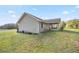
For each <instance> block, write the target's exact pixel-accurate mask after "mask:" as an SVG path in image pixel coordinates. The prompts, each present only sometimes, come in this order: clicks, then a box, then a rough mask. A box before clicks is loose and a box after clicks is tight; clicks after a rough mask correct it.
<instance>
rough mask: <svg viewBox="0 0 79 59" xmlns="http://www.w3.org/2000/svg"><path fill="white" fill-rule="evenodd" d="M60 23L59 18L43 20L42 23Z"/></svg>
mask: <svg viewBox="0 0 79 59" xmlns="http://www.w3.org/2000/svg"><path fill="white" fill-rule="evenodd" d="M60 21H61V19H60V18H55V19H46V20H43V22H45V23H60Z"/></svg>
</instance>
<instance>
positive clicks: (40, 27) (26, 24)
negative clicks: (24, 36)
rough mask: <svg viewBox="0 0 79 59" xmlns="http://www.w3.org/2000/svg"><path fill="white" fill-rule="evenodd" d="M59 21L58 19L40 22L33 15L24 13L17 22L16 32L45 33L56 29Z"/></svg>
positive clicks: (40, 20)
mask: <svg viewBox="0 0 79 59" xmlns="http://www.w3.org/2000/svg"><path fill="white" fill-rule="evenodd" d="M60 21H61V19H60V18H57V19H49V20H48V19H47V20H42V19H40V18H38V17H36V16H34V15H31V14H29V13H25V12H24V13H23V15H22V16H21V18H20V19H19V21H18V22H17V26H18V28H17V31H18V32H24V33H40V32H46V31H48V30H52V29H58V26H59V23H60Z"/></svg>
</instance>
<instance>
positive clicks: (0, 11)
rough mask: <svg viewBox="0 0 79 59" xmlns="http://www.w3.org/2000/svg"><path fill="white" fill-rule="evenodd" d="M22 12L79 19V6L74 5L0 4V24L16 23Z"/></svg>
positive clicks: (44, 17) (63, 18)
mask: <svg viewBox="0 0 79 59" xmlns="http://www.w3.org/2000/svg"><path fill="white" fill-rule="evenodd" d="M23 12H27V13H30V14H32V15H35V16H37V17H40V18H42V19H53V18H61V19H62V20H64V21H67V20H70V19H74V18H75V19H79V6H76V5H23V6H22V5H17V6H16V5H14V6H13V5H3V6H2V5H0V25H3V24H6V23H16V22H17V21H18V20H19V18H20V16H21V15H22V13H23Z"/></svg>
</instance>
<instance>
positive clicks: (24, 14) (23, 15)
mask: <svg viewBox="0 0 79 59" xmlns="http://www.w3.org/2000/svg"><path fill="white" fill-rule="evenodd" d="M26 15H29V16H31V17H33V18H35V19H36V20H37V21H40V22H41V20H42V19H40V18H38V17H36V16H34V15H31V14H29V13H25V12H24V13H23V14H22V16H21V17H20V19H19V21H18V22H17V23H19V22H20V21H21V20H22V19H23V18H24V17H25V16H26Z"/></svg>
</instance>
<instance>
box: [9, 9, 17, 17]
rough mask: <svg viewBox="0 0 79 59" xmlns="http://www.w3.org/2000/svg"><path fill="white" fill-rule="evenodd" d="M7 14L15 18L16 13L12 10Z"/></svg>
mask: <svg viewBox="0 0 79 59" xmlns="http://www.w3.org/2000/svg"><path fill="white" fill-rule="evenodd" d="M8 14H9V15H10V16H11V17H13V18H16V12H15V11H13V10H8Z"/></svg>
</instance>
